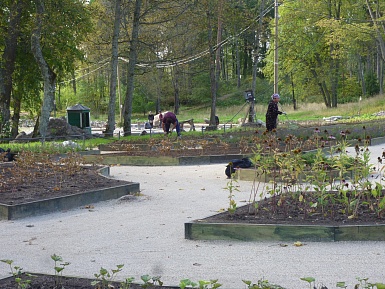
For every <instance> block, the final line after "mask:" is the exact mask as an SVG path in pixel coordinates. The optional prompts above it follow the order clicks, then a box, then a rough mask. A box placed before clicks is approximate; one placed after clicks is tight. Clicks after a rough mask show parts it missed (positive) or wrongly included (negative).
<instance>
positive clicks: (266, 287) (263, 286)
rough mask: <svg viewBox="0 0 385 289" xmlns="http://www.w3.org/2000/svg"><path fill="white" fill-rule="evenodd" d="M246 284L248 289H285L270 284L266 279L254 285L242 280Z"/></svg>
mask: <svg viewBox="0 0 385 289" xmlns="http://www.w3.org/2000/svg"><path fill="white" fill-rule="evenodd" d="M242 282H243V283H245V284H246V286H247V289H283V287H281V286H279V285H274V284H270V283H269V281H267V280H265V279H259V280H258V281H257V283H252V282H251V281H249V280H242Z"/></svg>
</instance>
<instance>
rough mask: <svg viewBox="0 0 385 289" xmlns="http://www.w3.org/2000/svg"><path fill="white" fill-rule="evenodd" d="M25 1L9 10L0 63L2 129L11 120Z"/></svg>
mask: <svg viewBox="0 0 385 289" xmlns="http://www.w3.org/2000/svg"><path fill="white" fill-rule="evenodd" d="M23 6H24V1H23V0H17V1H12V4H11V6H10V9H9V19H8V21H6V23H7V28H6V30H7V33H6V34H5V43H4V45H5V46H4V50H3V54H2V59H1V61H0V112H1V116H2V118H1V119H0V120H1V123H0V131H1V128H2V127H3V126H4V125H5V124H6V123H7V122H8V121H9V120H10V115H11V114H10V103H11V92H12V85H13V82H12V74H13V72H14V70H15V63H16V51H17V49H16V48H17V41H18V38H19V34H20V20H21V14H22V11H23Z"/></svg>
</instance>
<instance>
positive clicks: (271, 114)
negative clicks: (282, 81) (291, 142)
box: [266, 93, 286, 131]
mask: <svg viewBox="0 0 385 289" xmlns="http://www.w3.org/2000/svg"><path fill="white" fill-rule="evenodd" d="M279 99H280V96H279V94H278V93H274V94H273V95H272V96H271V100H270V102H269V105H268V107H267V112H266V130H267V131H272V130H273V129H276V128H277V118H278V115H280V114H285V115H286V112H282V111H279V109H278V102H279Z"/></svg>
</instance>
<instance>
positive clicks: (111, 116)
mask: <svg viewBox="0 0 385 289" xmlns="http://www.w3.org/2000/svg"><path fill="white" fill-rule="evenodd" d="M120 5H121V0H115V21H114V30H113V31H114V32H113V36H112V49H111V52H112V56H111V81H110V101H109V106H108V122H107V127H106V133H107V134H110V135H112V134H113V133H114V129H115V107H116V83H117V71H118V42H119V31H120V19H121V10H120Z"/></svg>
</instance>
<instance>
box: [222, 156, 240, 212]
mask: <svg viewBox="0 0 385 289" xmlns="http://www.w3.org/2000/svg"><path fill="white" fill-rule="evenodd" d="M229 165H230V171H231V169H232V165H233V164H232V163H230V164H229ZM232 175H233V174H232ZM234 183H235V184H234ZM237 183H238V181H237V180H236V179H234V178H233V176H231V177H230V180H229V181H228V182H227V185H226V187H225V189H226V190H227V191H228V192H229V196H228V198H229V207H228V208H227V210H228V212H229V213H230V214H234V213H235V211H236V209H237V202H236V201H235V200H234V192H239V189H238V187H237V186H236V184H237Z"/></svg>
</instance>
